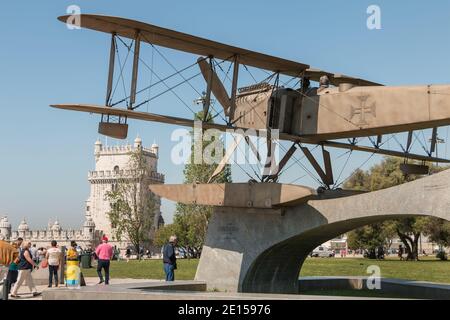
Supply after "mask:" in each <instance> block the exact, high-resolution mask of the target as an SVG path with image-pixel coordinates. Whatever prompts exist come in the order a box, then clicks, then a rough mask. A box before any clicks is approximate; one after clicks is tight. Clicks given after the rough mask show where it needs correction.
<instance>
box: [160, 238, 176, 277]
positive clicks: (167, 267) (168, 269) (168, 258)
mask: <svg viewBox="0 0 450 320" xmlns="http://www.w3.org/2000/svg"><path fill="white" fill-rule="evenodd" d="M176 245H177V237H176V236H170V239H169V243H166V244H165V245H164V247H163V263H164V272H165V274H166V281H174V280H175V270H176V269H177V257H176V256H175V246H176Z"/></svg>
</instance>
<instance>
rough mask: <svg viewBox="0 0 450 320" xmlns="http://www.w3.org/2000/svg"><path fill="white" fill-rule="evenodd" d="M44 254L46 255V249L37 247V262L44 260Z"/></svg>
mask: <svg viewBox="0 0 450 320" xmlns="http://www.w3.org/2000/svg"><path fill="white" fill-rule="evenodd" d="M46 255H47V249H45V248H39V249H38V251H37V263H40V262H42V261H44V259H45V256H46Z"/></svg>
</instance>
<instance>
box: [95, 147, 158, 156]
mask: <svg viewBox="0 0 450 320" xmlns="http://www.w3.org/2000/svg"><path fill="white" fill-rule="evenodd" d="M141 148H142V151H144V153H147V154H150V155H152V156H154V157H157V156H158V150H157V148H145V147H141ZM136 149H137V148H136V147H135V146H133V145H131V144H127V145H121V146H102V145H100V146H98V150H96V152H95V153H96V154H97V155H117V154H127V153H129V152H133V151H135V150H136Z"/></svg>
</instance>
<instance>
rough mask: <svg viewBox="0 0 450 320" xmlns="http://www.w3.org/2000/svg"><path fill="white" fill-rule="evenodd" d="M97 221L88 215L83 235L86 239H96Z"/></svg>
mask: <svg viewBox="0 0 450 320" xmlns="http://www.w3.org/2000/svg"><path fill="white" fill-rule="evenodd" d="M94 234H95V223H94V220H92V217H91V215H90V214H87V215H86V221H84V224H83V237H84V239H86V240H94Z"/></svg>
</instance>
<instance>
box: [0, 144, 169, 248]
mask: <svg viewBox="0 0 450 320" xmlns="http://www.w3.org/2000/svg"><path fill="white" fill-rule="evenodd" d="M138 148H139V149H141V150H142V152H143V155H144V158H145V159H146V163H147V165H148V166H149V169H150V170H148V172H150V177H149V178H150V181H151V183H164V175H163V174H161V173H158V152H159V147H158V145H156V144H153V145H152V146H151V147H150V148H146V147H144V146H143V144H142V139H141V138H139V137H137V138H136V139H135V140H134V144H133V145H130V144H126V145H116V146H106V145H103V144H102V142H101V141H99V140H97V141H96V142H95V146H94V157H95V170H94V171H89V172H88V181H89V184H90V195H89V198H88V199H87V200H86V211H85V220H84V222H83V224H82V227H81V228H80V229H78V230H72V229H64V228H63V227H62V226H61V225H60V222H59V221H58V219H56V220H55V222H49V223H48V225H47V228H46V229H42V230H30V228H29V227H28V224H27V222H26V220H25V218H24V219H23V220H22V222H21V223H20V225H19V226H18V228H17V230H12V226H11V223H10V222H9V221H8V217H7V216H3V217H2V216H1V215H0V239H4V240H7V241H11V240H15V239H17V238H18V237H22V238H23V239H24V240H26V241H31V242H32V243H33V244H36V246H37V247H48V246H49V242H50V241H51V240H56V241H58V244H59V245H63V246H68V245H70V241H71V240H75V241H76V242H77V244H78V245H80V246H81V247H82V248H88V247H92V246H95V245H96V244H97V243H98V242H99V239H100V238H101V236H102V235H106V236H108V238H109V239H110V243H111V244H112V245H115V246H117V248H119V249H122V250H123V249H125V248H126V247H127V246H128V245H129V244H130V243H129V242H128V241H127V239H124V238H123V239H121V240H122V241H117V239H116V237H115V236H114V231H113V230H112V228H111V224H110V222H109V218H108V215H107V213H108V212H109V211H110V203H109V201H108V200H107V199H106V193H107V192H108V191H111V190H112V189H113V188H114V186H115V184H116V183H117V182H118V180H119V179H123V178H126V177H127V176H128V175H130V170H129V169H127V167H128V164H129V159H130V153H131V152H133V151H136V150H137V149H138ZM148 192H149V194H150V191H148ZM155 198H156V206H155V220H154V225H155V226H157V227H159V226H161V225H162V224H164V219H163V217H162V215H161V210H160V207H161V199H160V198H159V197H155Z"/></svg>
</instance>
